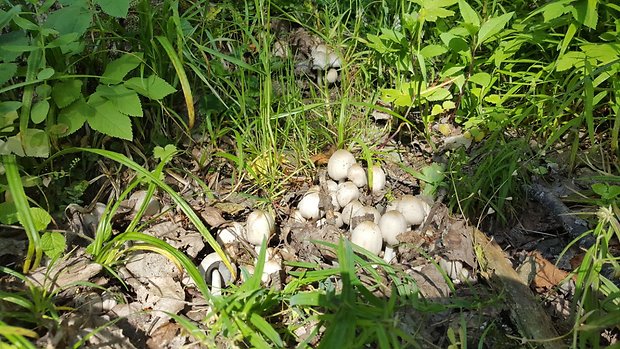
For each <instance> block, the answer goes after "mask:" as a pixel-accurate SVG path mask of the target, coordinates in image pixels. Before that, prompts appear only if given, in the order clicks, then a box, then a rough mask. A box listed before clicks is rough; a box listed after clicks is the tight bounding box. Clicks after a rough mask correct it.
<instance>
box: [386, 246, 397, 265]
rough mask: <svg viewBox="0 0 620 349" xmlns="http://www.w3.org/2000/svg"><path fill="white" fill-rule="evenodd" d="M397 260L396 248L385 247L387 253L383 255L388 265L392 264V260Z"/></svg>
mask: <svg viewBox="0 0 620 349" xmlns="http://www.w3.org/2000/svg"><path fill="white" fill-rule="evenodd" d="M394 259H396V252H395V251H394V248H393V247H392V246H390V245H385V252H384V253H383V260H384V261H386V262H387V263H391V262H392V260H394Z"/></svg>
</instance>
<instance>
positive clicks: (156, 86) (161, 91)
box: [125, 74, 176, 100]
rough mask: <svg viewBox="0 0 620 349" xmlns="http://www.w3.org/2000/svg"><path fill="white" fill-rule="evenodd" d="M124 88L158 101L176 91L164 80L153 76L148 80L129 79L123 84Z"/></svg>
mask: <svg viewBox="0 0 620 349" xmlns="http://www.w3.org/2000/svg"><path fill="white" fill-rule="evenodd" d="M125 87H127V88H130V89H132V90H134V91H136V92H138V93H139V94H141V95H143V96H144V97H147V98H150V99H154V100H160V99H162V98H164V97H166V96H167V95H169V94H171V93H174V92H176V89H175V88H174V87H172V86H170V84H168V83H167V82H166V81H165V80H164V79H162V78H160V77H159V76H157V75H155V74H153V75H151V76H149V77H148V78H146V79H144V78H139V77H136V78H131V79H129V80H127V81H126V82H125Z"/></svg>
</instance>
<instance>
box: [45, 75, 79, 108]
mask: <svg viewBox="0 0 620 349" xmlns="http://www.w3.org/2000/svg"><path fill="white" fill-rule="evenodd" d="M81 97H82V80H75V79H71V80H64V81H62V82H59V83H57V84H55V85H54V87H53V88H52V99H53V100H54V103H56V105H57V106H58V108H65V107H66V106H68V105H69V104H71V103H73V102H75V101H77V100H78V99H80V98H81Z"/></svg>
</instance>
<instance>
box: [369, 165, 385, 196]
mask: <svg viewBox="0 0 620 349" xmlns="http://www.w3.org/2000/svg"><path fill="white" fill-rule="evenodd" d="M371 171H372V186H371V187H370V189H371V190H372V193H373V194H379V193H381V191H382V190H383V188H385V172H384V171H383V169H382V168H381V166H379V165H373V166H372V168H371Z"/></svg>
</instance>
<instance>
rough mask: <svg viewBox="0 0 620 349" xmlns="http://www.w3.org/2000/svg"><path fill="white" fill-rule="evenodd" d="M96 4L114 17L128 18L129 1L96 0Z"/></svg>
mask: <svg viewBox="0 0 620 349" xmlns="http://www.w3.org/2000/svg"><path fill="white" fill-rule="evenodd" d="M94 2H95V4H97V5H99V6H101V9H102V10H103V12H105V13H107V14H109V15H110V16H112V17H120V18H125V17H127V11H128V10H129V0H95V1H94Z"/></svg>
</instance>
